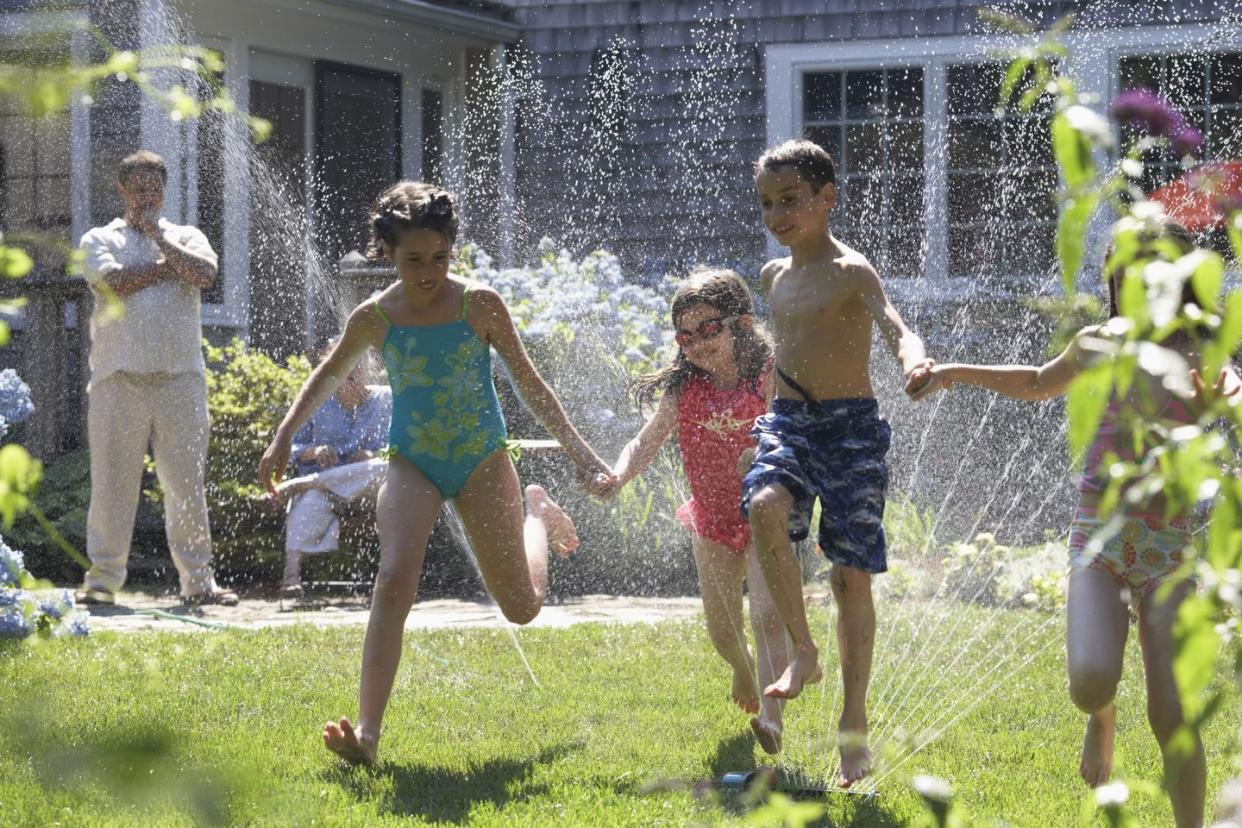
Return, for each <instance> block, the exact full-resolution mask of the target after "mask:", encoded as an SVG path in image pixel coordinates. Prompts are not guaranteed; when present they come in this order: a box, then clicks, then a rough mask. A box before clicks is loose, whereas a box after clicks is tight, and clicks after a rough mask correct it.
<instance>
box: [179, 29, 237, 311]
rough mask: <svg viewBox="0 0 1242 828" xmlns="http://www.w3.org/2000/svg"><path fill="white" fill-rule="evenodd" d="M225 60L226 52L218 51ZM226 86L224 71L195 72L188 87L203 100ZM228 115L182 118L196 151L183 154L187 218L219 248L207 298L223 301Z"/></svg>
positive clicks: (208, 112)
mask: <svg viewBox="0 0 1242 828" xmlns="http://www.w3.org/2000/svg"><path fill="white" fill-rule="evenodd" d="M216 56H217V57H218V58H219V59H221V60H223V55H221V54H220V53H219V52H216ZM223 86H224V73H223V72H216V73H211V74H209V75H208V74H197V73H195V74H193V75H191V76H190V77H189V78H188V81H187V88H188V89H189V90H191V92H192V93H193V94H194V96H195V97H196V98H197V99H198V100H199V101H200V102H202V103H206V102H207V101H210V100H211V99H212V98H213V97H214V96H215V95H216V94H217V93H218V92H219V90H220V89H222V88H223ZM225 121H226V118H225V116H224V115H223V114H222V113H221V112H220V111H219V110H215V109H204V110H203V112H202V114H201V115H200V116H199V117H198V118H193V119H188V120H184V121H182V122H181V130H182V144H181V145H182V146H183V147H193V148H194V151H193V152H190V153H186V154H185V155H184V156H183V162H184V163H185V164H186V166H187V167H188V169H185V170H184V172H185V175H184V176H183V178H182V180H183V181H184V182H185V186H186V188H187V192H186V198H185V201H184V203H185V204H186V206H187V208H189V209H187V211H186V217H185V220H186V222H187V223H189V224H193V225H194V226H195V227H197V228H198V229H199V230H202V231H203V235H204V236H206V237H207V241H208V242H210V243H211V249H212V250H214V251H216V256H217V257H218V258H219V267H218V270H217V276H216V280H215V281H214V282H212V285H211V287H209V288H207V289H206V290H204V291H203V301H204V302H208V303H212V304H219V303H221V302H223V301H224V259H225V255H226V251H225V248H224V155H225V150H224V142H225V140H226V124H225Z"/></svg>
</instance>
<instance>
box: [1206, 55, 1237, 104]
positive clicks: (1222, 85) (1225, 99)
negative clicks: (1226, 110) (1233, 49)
mask: <svg viewBox="0 0 1242 828" xmlns="http://www.w3.org/2000/svg"><path fill="white" fill-rule="evenodd" d="M1212 103H1223V104H1236V103H1242V55H1239V54H1230V55H1217V56H1216V57H1215V58H1214V59H1213V60H1212Z"/></svg>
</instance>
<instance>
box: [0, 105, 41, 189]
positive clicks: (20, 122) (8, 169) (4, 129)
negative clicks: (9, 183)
mask: <svg viewBox="0 0 1242 828" xmlns="http://www.w3.org/2000/svg"><path fill="white" fill-rule="evenodd" d="M0 145H3V147H4V174H5V175H6V176H7V177H9V178H14V177H16V178H29V177H30V176H32V175H34V174H35V162H34V129H33V128H32V127H31V125H30V121H29V120H28V119H26V118H23V117H20V116H9V117H5V118H0Z"/></svg>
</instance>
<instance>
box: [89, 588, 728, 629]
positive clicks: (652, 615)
mask: <svg viewBox="0 0 1242 828" xmlns="http://www.w3.org/2000/svg"><path fill="white" fill-rule="evenodd" d="M702 608H703V604H702V602H701V601H700V600H699V599H698V598H630V597H621V596H613V595H586V596H582V597H579V598H573V599H569V600H566V601H565V602H563V603H559V604H551V605H548V606H546V607H544V608H543V611H542V612H540V613H539V617H538V618H536V619H535V620H534V621H533V622H532V623H531V624H530V625H529V626H532V627H567V626H570V625H572V624H581V623H584V622H607V623H620V624H635V623H648V624H649V623H654V622H657V621H663V620H666V619H670V618H687V617H690V616H693V615H695V614H696V613H699V612H701V611H702ZM86 609H88V610H89V611H90V614H91V621H90V626H91V630H92V631H95V632H102V631H111V632H134V631H138V630H175V631H179V632H194V631H198V632H205V631H207V630H208V629H209V628H212V627H215V626H216V625H224V626H227V627H241V628H246V629H258V628H263V627H282V626H289V625H291V624H314V625H316V626H320V627H331V626H341V625H346V624H365V623H366V621H367V616H368V615H369V612H368V609H369V599H368V598H365V597H341V596H315V597H311V598H307V599H304V600H301V601H282V600H280V599H277V598H272V597H267V596H250V595H244V596H243V597H242V601H241V603H240V604H239V605H238V606H236V607H218V606H206V607H186V606H185V605H183V604H182V603H181V602H180V600H179V599H178V598H177V597H176V596H175V595H166V594H153V593H144V592H122V593H121V594H120V595H119V596H118V603H117V605H116V606H112V607H105V606H92V607H86ZM169 616H175V617H173V618H170V617H169ZM196 622H201V623H196ZM405 626H406V629H410V630H421V629H441V628H447V627H504V626H508V622H507V621H505V620H504V617H503V616H502V615H501V614H500V611H499V610H498V609H496V607H495V606H493V605H491V604H483V603H479V602H475V601H462V600H456V599H435V600H430V601H419V602H417V603H415V604H414V608H413V609H412V610H411V611H410V617H409V618H408V619H407V621H406V624H405Z"/></svg>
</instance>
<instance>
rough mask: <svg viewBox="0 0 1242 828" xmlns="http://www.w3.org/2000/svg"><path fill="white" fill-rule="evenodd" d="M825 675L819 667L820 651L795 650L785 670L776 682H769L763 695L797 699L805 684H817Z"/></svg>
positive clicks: (774, 697)
mask: <svg viewBox="0 0 1242 828" xmlns="http://www.w3.org/2000/svg"><path fill="white" fill-rule="evenodd" d="M823 677H824V674H823V671H821V670H820V669H819V651H818V650H816V649H815V648H813V647H812V648H811V649H810V650H807V651H806V652H795V653H794V657H793V659H792V660H790V662H789V666H788V667H786V668H785V672H784V673H782V674H781V677H780V678H778V679H777V680H776V682H775V683H774V684H769V685H768V687H767V689H766V690H764V691H763V695H765V696H768V697H769V698H773V699H796V698H797V697H798V694H799V693H801V692H802V688H803V686H805V685H807V684H815V683H817V682H818V681H819V680H820V679H822V678H823Z"/></svg>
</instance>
